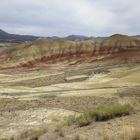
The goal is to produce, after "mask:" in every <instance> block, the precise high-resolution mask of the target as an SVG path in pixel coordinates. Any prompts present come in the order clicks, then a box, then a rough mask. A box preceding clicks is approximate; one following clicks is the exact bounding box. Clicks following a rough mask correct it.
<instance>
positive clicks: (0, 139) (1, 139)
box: [0, 138, 14, 140]
mask: <svg viewBox="0 0 140 140" xmlns="http://www.w3.org/2000/svg"><path fill="white" fill-rule="evenodd" d="M0 140H14V139H13V138H0Z"/></svg>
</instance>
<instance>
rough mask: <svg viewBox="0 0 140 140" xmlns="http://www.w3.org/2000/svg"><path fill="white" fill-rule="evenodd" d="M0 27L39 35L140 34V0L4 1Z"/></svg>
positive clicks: (0, 14) (0, 7) (0, 9)
mask: <svg viewBox="0 0 140 140" xmlns="http://www.w3.org/2000/svg"><path fill="white" fill-rule="evenodd" d="M0 1H1V5H0V28H2V29H5V30H7V31H9V32H12V33H19V34H35V35H44V36H50V35H59V36H65V35H68V34H85V35H93V36H94V35H95V36H98V35H103V36H104V35H108V34H113V33H117V32H118V33H125V34H139V33H140V26H139V25H140V2H139V0H123V1H122V0H117V1H113V0H51V1H50V0H24V1H22V0H4V1H3V0H0Z"/></svg>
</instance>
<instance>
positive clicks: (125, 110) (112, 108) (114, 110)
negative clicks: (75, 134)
mask: <svg viewBox="0 0 140 140" xmlns="http://www.w3.org/2000/svg"><path fill="white" fill-rule="evenodd" d="M132 110H133V108H132V107H131V106H130V105H129V104H124V105H120V104H117V105H109V106H100V107H98V108H96V109H94V110H89V111H87V112H85V113H83V114H81V115H80V116H78V117H75V118H73V119H72V121H71V122H73V123H76V124H78V125H79V126H80V127H82V126H86V125H89V124H90V123H91V122H93V121H106V120H109V119H112V118H114V117H121V116H124V115H129V114H130V112H131V111H132Z"/></svg>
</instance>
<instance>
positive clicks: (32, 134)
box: [21, 129, 45, 139]
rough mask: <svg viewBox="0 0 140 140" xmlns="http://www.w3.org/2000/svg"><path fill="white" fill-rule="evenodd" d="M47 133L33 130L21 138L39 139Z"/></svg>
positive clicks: (41, 130)
mask: <svg viewBox="0 0 140 140" xmlns="http://www.w3.org/2000/svg"><path fill="white" fill-rule="evenodd" d="M44 133H45V130H44V129H31V130H28V131H27V132H24V133H23V134H22V135H21V138H30V139H38V137H39V136H41V135H43V134H44Z"/></svg>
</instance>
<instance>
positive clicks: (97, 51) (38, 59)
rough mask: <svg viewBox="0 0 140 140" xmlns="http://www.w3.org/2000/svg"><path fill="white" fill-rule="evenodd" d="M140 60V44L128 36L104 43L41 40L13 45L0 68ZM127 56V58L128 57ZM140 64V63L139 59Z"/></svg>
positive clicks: (1, 56) (3, 54) (2, 57)
mask: <svg viewBox="0 0 140 140" xmlns="http://www.w3.org/2000/svg"><path fill="white" fill-rule="evenodd" d="M132 52H133V55H134V56H135V57H136V56H138V57H139V56H140V55H139V54H138V53H139V52H140V41H139V40H137V39H134V38H131V37H128V36H126V35H118V34H116V35H112V36H110V37H108V38H107V39H105V40H103V41H102V42H100V41H94V40H86V41H69V40H65V39H56V40H49V39H39V40H36V41H34V42H31V43H22V44H17V45H13V46H11V47H8V48H6V49H3V50H2V51H0V64H1V65H0V66H1V68H4V67H33V66H36V65H38V64H42V63H43V64H48V63H57V62H61V61H65V62H71V61H77V62H79V61H80V62H85V61H88V62H89V61H90V62H92V61H96V60H103V59H105V58H109V57H110V58H111V57H112V56H118V57H120V58H122V60H123V57H124V56H125V59H126V57H130V56H133V55H132V54H131V53H132ZM124 54H125V55H124ZM139 60H140V59H139Z"/></svg>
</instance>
